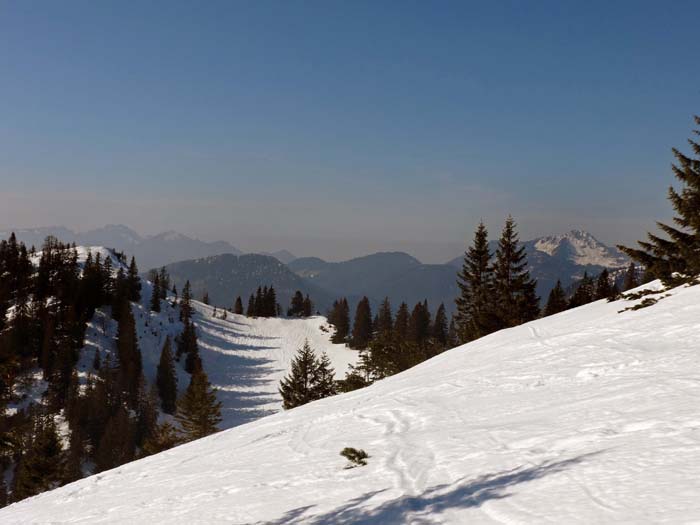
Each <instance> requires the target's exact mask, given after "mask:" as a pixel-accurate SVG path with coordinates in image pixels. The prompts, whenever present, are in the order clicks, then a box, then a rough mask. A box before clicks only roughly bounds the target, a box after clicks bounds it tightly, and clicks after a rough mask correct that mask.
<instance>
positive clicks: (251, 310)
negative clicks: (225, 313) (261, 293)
mask: <svg viewBox="0 0 700 525" xmlns="http://www.w3.org/2000/svg"><path fill="white" fill-rule="evenodd" d="M245 315H246V317H255V297H254V296H253V294H250V297H249V298H248V308H247V309H246V311H245Z"/></svg>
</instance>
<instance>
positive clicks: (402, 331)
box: [394, 302, 410, 341]
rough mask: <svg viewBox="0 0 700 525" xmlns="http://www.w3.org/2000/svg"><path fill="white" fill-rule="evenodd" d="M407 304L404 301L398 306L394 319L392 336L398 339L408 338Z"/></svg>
mask: <svg viewBox="0 0 700 525" xmlns="http://www.w3.org/2000/svg"><path fill="white" fill-rule="evenodd" d="M409 317H410V315H409V313H408V305H407V304H406V303H405V302H404V303H401V305H400V306H399V309H398V311H397V312H396V319H395V320H394V338H395V339H397V340H398V341H405V340H406V339H407V338H408V321H409Z"/></svg>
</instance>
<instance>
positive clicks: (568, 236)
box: [534, 230, 628, 268]
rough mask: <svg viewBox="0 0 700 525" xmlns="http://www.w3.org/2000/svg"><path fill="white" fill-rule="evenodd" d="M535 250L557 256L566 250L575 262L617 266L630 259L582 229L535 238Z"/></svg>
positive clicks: (570, 258)
mask: <svg viewBox="0 0 700 525" xmlns="http://www.w3.org/2000/svg"><path fill="white" fill-rule="evenodd" d="M534 247H535V250H537V251H540V252H543V253H546V254H547V255H551V256H555V255H558V254H560V252H561V251H562V250H564V253H563V254H564V255H565V256H566V257H567V258H568V260H570V261H571V262H573V263H574V264H577V265H581V266H587V265H593V266H603V267H606V268H617V267H621V266H624V265H625V264H626V263H627V262H628V261H627V259H626V258H625V257H624V255H622V254H621V253H620V252H618V251H617V250H616V249H613V248H609V247H607V246H605V245H604V244H603V243H601V242H600V241H599V240H598V239H596V238H595V237H593V235H591V234H590V233H588V232H585V231H582V230H571V231H570V232H567V233H564V234H560V235H550V236H547V237H541V238H539V239H536V240H535V243H534Z"/></svg>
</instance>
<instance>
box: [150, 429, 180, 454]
mask: <svg viewBox="0 0 700 525" xmlns="http://www.w3.org/2000/svg"><path fill="white" fill-rule="evenodd" d="M179 444H180V436H178V433H177V429H176V428H175V427H174V426H173V425H172V424H171V423H170V422H168V421H165V422H164V423H162V424H160V425H158V426H157V427H156V429H155V432H154V433H153V435H152V436H151V437H150V438H149V439H147V440H146V442H145V443H144V445H143V455H144V456H150V455H152V454H157V453H159V452H163V451H164V450H168V449H170V448H173V447H174V446H177V445H179Z"/></svg>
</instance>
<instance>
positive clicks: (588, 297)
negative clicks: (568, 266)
mask: <svg viewBox="0 0 700 525" xmlns="http://www.w3.org/2000/svg"><path fill="white" fill-rule="evenodd" d="M593 299H595V282H594V281H593V278H592V277H591V276H590V275H588V272H583V277H582V278H581V280H580V281H579V282H578V285H577V286H576V290H575V291H574V294H573V295H572V296H571V299H570V300H569V308H577V307H579V306H583V305H584V304H588V303H590V302H592V301H593Z"/></svg>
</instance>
